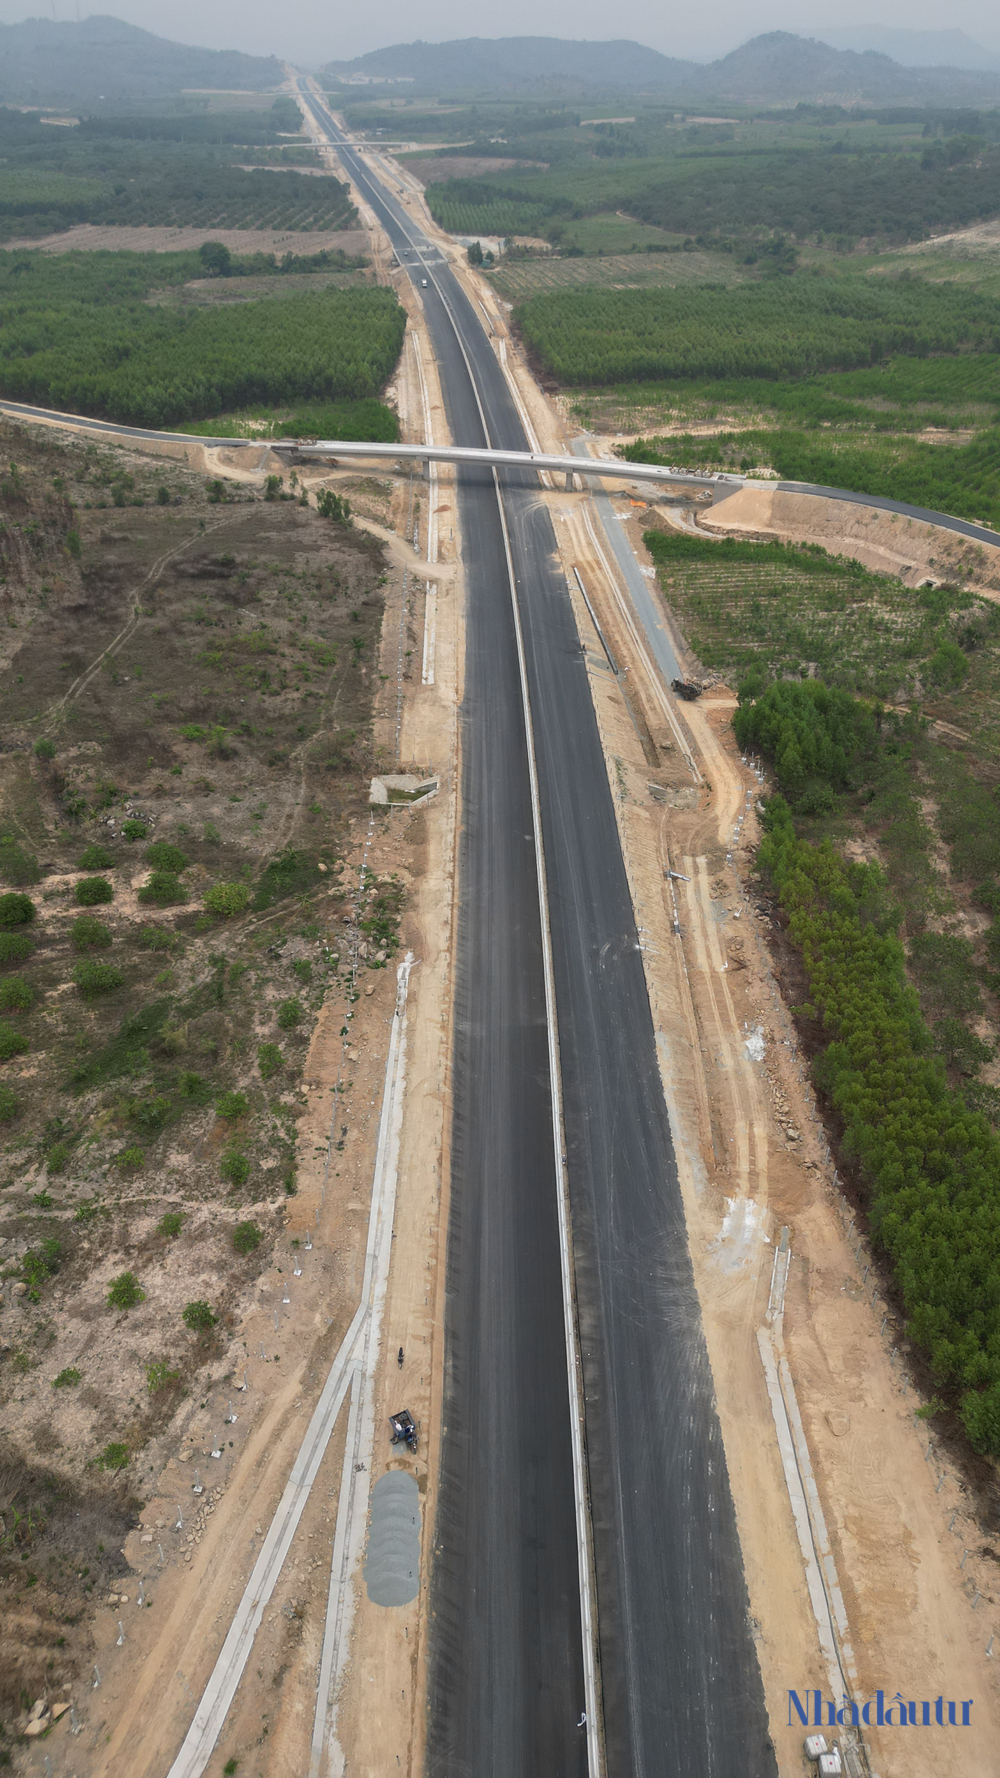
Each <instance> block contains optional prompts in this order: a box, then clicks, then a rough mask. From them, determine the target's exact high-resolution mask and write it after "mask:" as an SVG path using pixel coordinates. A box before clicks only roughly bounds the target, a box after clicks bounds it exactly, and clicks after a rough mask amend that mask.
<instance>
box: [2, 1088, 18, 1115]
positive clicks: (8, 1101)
mask: <svg viewBox="0 0 1000 1778" xmlns="http://www.w3.org/2000/svg"><path fill="white" fill-rule="evenodd" d="M20 1109H21V1101H20V1099H19V1098H18V1096H17V1094H16V1093H15V1091H14V1089H13V1087H7V1086H0V1124H9V1123H11V1122H12V1121H13V1119H14V1118H15V1117H16V1116H17V1114H18V1112H19V1111H20Z"/></svg>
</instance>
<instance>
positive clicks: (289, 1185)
mask: <svg viewBox="0 0 1000 1778" xmlns="http://www.w3.org/2000/svg"><path fill="white" fill-rule="evenodd" d="M281 1183H282V1185H283V1186H284V1188H285V1190H286V1192H287V1193H288V1196H289V1197H290V1198H294V1197H295V1195H296V1193H297V1192H298V1189H299V1176H298V1172H297V1170H296V1166H295V1162H294V1161H292V1163H291V1165H290V1166H287V1167H286V1168H285V1171H284V1173H283V1174H282V1176H281Z"/></svg>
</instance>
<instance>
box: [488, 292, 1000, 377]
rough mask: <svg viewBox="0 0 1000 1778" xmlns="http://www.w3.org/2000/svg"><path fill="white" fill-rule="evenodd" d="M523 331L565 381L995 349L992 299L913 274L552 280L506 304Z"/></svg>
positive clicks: (999, 347) (801, 368)
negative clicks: (610, 285) (654, 286)
mask: <svg viewBox="0 0 1000 1778" xmlns="http://www.w3.org/2000/svg"><path fill="white" fill-rule="evenodd" d="M517 319H518V322H519V324H520V327H521V331H522V333H523V335H524V338H525V340H526V341H527V343H528V345H529V346H530V347H531V348H532V350H533V351H534V352H535V353H536V354H537V356H538V357H539V359H540V360H541V362H542V363H543V364H544V365H545V368H546V369H547V370H549V371H550V372H551V373H552V374H553V375H554V376H556V377H558V378H559V380H560V381H561V382H563V383H567V384H575V385H580V384H585V383H592V384H601V383H623V382H640V381H643V380H644V379H647V378H651V379H656V378H660V379H665V378H671V377H679V378H680V377H682V378H694V377H758V378H775V379H779V378H782V377H793V376H803V375H807V374H810V373H813V374H815V373H816V372H817V371H823V370H832V369H837V370H855V369H861V368H863V367H867V366H870V365H873V364H878V363H880V362H881V361H882V360H883V359H884V358H886V357H888V356H889V355H890V354H891V353H903V354H908V355H913V356H914V357H927V356H929V355H931V354H934V353H954V352H957V351H959V350H960V349H964V348H969V347H972V348H978V349H979V350H987V351H1000V320H998V316H997V308H996V304H995V303H994V302H993V301H992V300H991V299H989V298H986V297H983V296H981V295H980V294H979V293H978V292H976V291H971V290H966V289H962V288H958V287H956V286H953V285H935V284H925V283H923V282H922V281H920V280H919V279H916V280H913V281H907V280H903V279H884V280H883V279H879V280H873V279H861V278H845V277H822V276H817V277H813V278H802V279H794V280H787V281H786V280H784V279H769V280H766V281H764V282H761V283H759V284H746V285H742V286H740V288H739V290H738V291H736V290H724V289H719V288H717V287H711V286H705V285H703V286H701V287H699V288H695V289H691V288H685V289H675V290H593V289H580V290H561V291H552V292H551V293H548V294H545V295H540V296H535V297H532V298H531V299H530V300H529V301H527V302H525V303H523V304H522V305H521V307H520V308H519V310H518V314H517Z"/></svg>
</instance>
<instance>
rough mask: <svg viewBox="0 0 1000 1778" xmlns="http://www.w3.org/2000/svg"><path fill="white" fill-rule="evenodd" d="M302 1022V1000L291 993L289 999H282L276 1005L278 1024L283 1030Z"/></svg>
mask: <svg viewBox="0 0 1000 1778" xmlns="http://www.w3.org/2000/svg"><path fill="white" fill-rule="evenodd" d="M301 1023H302V1002H301V1000H300V999H299V998H298V996H297V995H295V994H293V995H292V996H291V998H290V999H288V1000H283V1001H282V1002H281V1004H280V1005H279V1007H278V1024H279V1025H280V1026H281V1029H282V1030H283V1031H290V1030H291V1029H292V1027H293V1026H294V1025H301Z"/></svg>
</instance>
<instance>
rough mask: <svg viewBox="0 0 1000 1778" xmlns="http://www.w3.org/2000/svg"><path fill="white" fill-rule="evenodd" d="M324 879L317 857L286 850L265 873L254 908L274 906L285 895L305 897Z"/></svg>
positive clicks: (256, 895)
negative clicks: (309, 890) (318, 866)
mask: <svg viewBox="0 0 1000 1778" xmlns="http://www.w3.org/2000/svg"><path fill="white" fill-rule="evenodd" d="M322 880H323V873H322V871H320V870H319V869H318V868H317V863H316V860H315V859H314V858H310V857H308V856H307V854H306V853H305V852H295V851H293V850H292V848H291V847H290V846H289V847H286V849H285V851H284V852H281V853H279V855H278V857H277V858H272V860H271V862H270V864H269V865H268V866H267V868H266V869H265V870H264V872H263V873H262V875H261V878H260V881H259V882H258V884H257V893H256V894H255V896H254V902H253V905H254V907H255V908H256V909H257V910H262V909H264V908H270V907H274V905H275V903H276V902H279V901H283V900H284V898H285V896H286V895H304V894H305V892H306V891H307V890H308V889H312V888H314V887H315V885H316V884H317V883H320V882H322Z"/></svg>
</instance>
